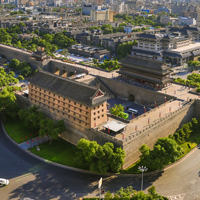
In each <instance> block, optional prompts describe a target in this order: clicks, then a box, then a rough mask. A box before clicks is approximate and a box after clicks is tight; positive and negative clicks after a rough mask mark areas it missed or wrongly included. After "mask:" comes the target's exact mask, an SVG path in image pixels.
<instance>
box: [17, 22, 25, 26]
mask: <svg viewBox="0 0 200 200" xmlns="http://www.w3.org/2000/svg"><path fill="white" fill-rule="evenodd" d="M18 26H19V27H23V26H26V25H25V24H24V23H23V22H19V25H18Z"/></svg>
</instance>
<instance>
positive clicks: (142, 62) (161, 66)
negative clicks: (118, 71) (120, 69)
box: [121, 55, 169, 71]
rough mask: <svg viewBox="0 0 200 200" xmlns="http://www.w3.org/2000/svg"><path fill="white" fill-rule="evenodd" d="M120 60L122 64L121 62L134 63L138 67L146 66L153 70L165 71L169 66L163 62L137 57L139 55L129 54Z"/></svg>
mask: <svg viewBox="0 0 200 200" xmlns="http://www.w3.org/2000/svg"><path fill="white" fill-rule="evenodd" d="M121 62H122V66H123V63H127V64H130V65H135V66H138V67H143V68H148V69H151V70H154V71H155V70H156V71H165V70H168V69H169V67H168V66H167V65H166V64H165V63H164V62H161V61H156V60H149V59H145V58H139V57H136V56H131V55H128V56H126V58H124V59H123V60H122V61H121Z"/></svg>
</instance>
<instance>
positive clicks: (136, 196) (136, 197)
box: [83, 186, 167, 200]
mask: <svg viewBox="0 0 200 200" xmlns="http://www.w3.org/2000/svg"><path fill="white" fill-rule="evenodd" d="M98 199H99V198H96V197H95V198H83V200H98ZM105 200H167V198H166V197H163V196H161V195H159V194H158V193H157V192H156V189H155V186H151V187H150V188H149V189H148V194H145V193H144V192H142V191H136V190H133V188H132V186H128V187H127V188H123V187H121V188H120V189H119V190H118V191H117V192H116V193H115V194H114V196H113V195H112V194H111V193H110V192H109V191H108V192H107V193H106V194H105Z"/></svg>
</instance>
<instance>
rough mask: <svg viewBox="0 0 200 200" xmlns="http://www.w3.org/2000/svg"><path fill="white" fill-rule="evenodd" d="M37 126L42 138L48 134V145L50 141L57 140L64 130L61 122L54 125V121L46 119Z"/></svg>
mask: <svg viewBox="0 0 200 200" xmlns="http://www.w3.org/2000/svg"><path fill="white" fill-rule="evenodd" d="M39 124H40V130H39V135H40V136H44V135H47V134H48V135H49V136H50V137H51V138H50V145H51V142H52V140H57V139H58V136H59V135H60V134H62V133H63V132H64V131H65V130H66V126H65V124H64V121H63V120H61V121H58V122H57V123H55V122H54V120H52V119H49V118H46V119H42V120H40V122H39Z"/></svg>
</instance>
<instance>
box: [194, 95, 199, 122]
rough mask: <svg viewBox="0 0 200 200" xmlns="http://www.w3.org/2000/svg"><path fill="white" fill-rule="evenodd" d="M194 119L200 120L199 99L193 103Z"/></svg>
mask: <svg viewBox="0 0 200 200" xmlns="http://www.w3.org/2000/svg"><path fill="white" fill-rule="evenodd" d="M194 117H196V118H200V100H199V99H196V101H195V111H194Z"/></svg>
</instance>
